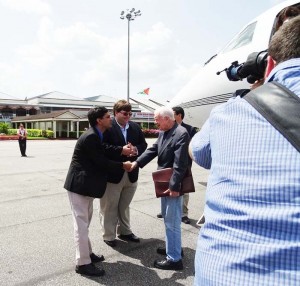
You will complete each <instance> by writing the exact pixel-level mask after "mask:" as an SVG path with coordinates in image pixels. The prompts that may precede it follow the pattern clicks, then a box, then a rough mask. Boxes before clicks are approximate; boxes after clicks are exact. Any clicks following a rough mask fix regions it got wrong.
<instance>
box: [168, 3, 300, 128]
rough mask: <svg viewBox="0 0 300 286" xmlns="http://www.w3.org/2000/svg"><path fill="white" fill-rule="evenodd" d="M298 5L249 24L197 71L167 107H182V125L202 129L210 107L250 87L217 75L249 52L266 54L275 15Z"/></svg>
mask: <svg viewBox="0 0 300 286" xmlns="http://www.w3.org/2000/svg"><path fill="white" fill-rule="evenodd" d="M299 3H300V2H299V0H298V1H292V0H290V1H285V2H282V3H280V4H278V5H276V6H274V7H273V8H271V9H269V10H267V11H266V12H264V13H263V14H261V15H260V16H258V17H257V18H255V19H254V20H252V21H250V22H249V23H248V24H247V25H246V26H244V28H243V29H242V30H241V32H240V33H238V34H237V35H236V36H235V37H234V38H233V39H232V40H231V41H230V42H229V44H227V46H225V48H224V49H223V50H222V51H221V52H220V53H219V54H217V55H216V56H215V57H214V58H213V59H212V60H211V61H210V62H209V63H207V64H206V65H205V66H204V67H203V68H201V70H199V72H198V73H197V74H196V76H195V77H194V78H193V79H192V80H191V81H190V82H189V83H188V84H187V85H186V86H184V87H183V88H182V90H180V91H179V93H178V94H177V95H176V96H175V97H174V98H173V99H172V100H171V101H170V102H169V104H168V106H170V107H173V106H181V107H182V108H184V111H185V118H184V122H186V123H188V124H190V125H193V126H195V127H198V128H201V127H202V125H203V124H204V122H205V121H206V119H207V118H208V116H209V113H210V111H211V109H212V108H213V107H215V106H216V105H218V104H220V103H222V102H226V101H227V100H228V99H229V98H230V97H231V96H232V93H233V92H235V91H236V90H237V89H243V88H249V87H250V84H249V83H248V82H247V80H246V79H244V80H243V81H229V80H228V78H227V76H226V73H225V72H223V73H221V74H220V75H217V74H216V73H217V72H218V71H221V70H223V69H224V68H226V67H229V66H230V65H231V63H232V62H234V61H238V62H239V63H243V62H245V61H246V59H247V57H248V55H249V54H250V53H252V52H260V51H263V50H266V49H267V48H268V44H269V41H270V39H271V36H272V33H273V27H274V23H275V21H276V16H277V15H278V13H279V12H280V11H281V10H282V9H283V8H285V7H288V6H291V5H295V4H299Z"/></svg>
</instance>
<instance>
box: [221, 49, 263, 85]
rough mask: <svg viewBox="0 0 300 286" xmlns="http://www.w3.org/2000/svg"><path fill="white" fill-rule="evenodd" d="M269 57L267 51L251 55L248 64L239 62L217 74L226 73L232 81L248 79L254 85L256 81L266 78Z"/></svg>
mask: <svg viewBox="0 0 300 286" xmlns="http://www.w3.org/2000/svg"><path fill="white" fill-rule="evenodd" d="M267 57H268V52H267V51H261V52H254V53H251V54H250V55H249V56H248V58H247V60H246V62H244V63H242V64H239V63H238V61H235V62H233V63H232V64H231V66H230V67H228V68H225V69H224V70H222V71H219V72H217V75H219V74H220V73H221V72H223V71H226V75H227V77H228V79H229V80H230V81H238V80H243V79H244V78H247V81H248V82H249V83H251V84H253V83H254V82H255V81H257V80H260V79H262V78H263V77H264V74H265V70H266V67H267Z"/></svg>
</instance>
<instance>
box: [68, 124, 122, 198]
mask: <svg viewBox="0 0 300 286" xmlns="http://www.w3.org/2000/svg"><path fill="white" fill-rule="evenodd" d="M122 166H123V164H122V163H121V162H114V161H111V160H109V159H108V158H107V157H106V156H105V154H104V146H103V144H102V142H101V139H100V137H99V133H98V131H97V130H96V128H90V129H88V130H87V131H86V132H84V133H83V134H82V135H81V136H80V137H79V139H78V141H77V143H76V146H75V149H74V153H73V157H72V161H71V164H70V168H69V171H68V174H67V178H66V181H65V184H64V188H65V189H66V190H68V191H70V192H74V193H77V194H80V195H83V196H88V197H93V198H101V197H102V196H103V194H104V192H105V189H106V184H107V173H108V170H115V171H117V170H122Z"/></svg>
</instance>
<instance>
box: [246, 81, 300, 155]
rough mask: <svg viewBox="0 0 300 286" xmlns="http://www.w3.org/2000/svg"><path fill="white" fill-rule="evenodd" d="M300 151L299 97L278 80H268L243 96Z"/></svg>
mask: <svg viewBox="0 0 300 286" xmlns="http://www.w3.org/2000/svg"><path fill="white" fill-rule="evenodd" d="M243 98H244V99H245V100H246V101H247V102H248V103H249V104H251V105H252V106H253V107H254V108H255V109H256V110H257V111H258V112H259V113H260V114H261V115H262V116H263V117H264V118H265V119H266V120H268V121H269V122H270V123H271V124H272V126H273V127H274V128H275V129H277V130H278V131H279V132H280V133H281V134H282V135H283V136H284V137H285V138H286V139H287V140H288V141H289V142H290V143H291V144H292V145H293V146H294V147H295V148H296V149H297V151H298V152H300V98H299V97H298V96H297V95H296V94H294V93H293V92H292V91H290V90H289V89H288V88H286V87H285V86H283V85H281V84H279V83H278V82H269V83H266V84H264V85H262V86H261V87H259V88H256V89H254V90H252V91H251V92H249V93H248V94H246V95H245V96H244V97H243Z"/></svg>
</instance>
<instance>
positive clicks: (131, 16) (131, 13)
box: [120, 8, 142, 102]
mask: <svg viewBox="0 0 300 286" xmlns="http://www.w3.org/2000/svg"><path fill="white" fill-rule="evenodd" d="M126 11H127V12H125V11H122V12H121V17H120V18H121V19H122V20H124V19H125V18H126V19H127V20H128V26H127V27H128V28H127V31H128V35H127V37H128V48H127V101H128V102H129V84H130V83H129V82H130V73H129V72H130V65H129V60H130V57H129V56H130V50H129V48H130V45H129V43H130V25H129V22H130V21H133V20H134V19H135V18H136V17H137V16H141V15H142V14H141V11H140V10H138V11H135V9H134V8H132V9H131V10H130V11H129V10H128V9H127V10H126ZM125 13H126V15H125Z"/></svg>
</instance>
